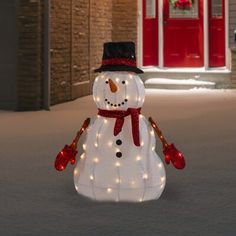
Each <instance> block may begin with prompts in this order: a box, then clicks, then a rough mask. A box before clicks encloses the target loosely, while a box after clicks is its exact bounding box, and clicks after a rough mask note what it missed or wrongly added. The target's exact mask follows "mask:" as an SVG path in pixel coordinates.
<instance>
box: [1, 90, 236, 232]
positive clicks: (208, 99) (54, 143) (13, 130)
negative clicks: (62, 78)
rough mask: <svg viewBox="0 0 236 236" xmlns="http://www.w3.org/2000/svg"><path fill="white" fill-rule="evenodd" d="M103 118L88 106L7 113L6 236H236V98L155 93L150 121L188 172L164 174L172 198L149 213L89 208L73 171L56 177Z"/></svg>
mask: <svg viewBox="0 0 236 236" xmlns="http://www.w3.org/2000/svg"><path fill="white" fill-rule="evenodd" d="M96 111H97V109H96V106H95V104H94V102H93V99H92V96H87V97H84V98H80V99H77V100H75V101H72V102H68V103H64V104H60V105H56V106H53V107H52V108H51V111H38V112H6V111H1V112H0V163H1V165H0V202H1V203H2V204H0V219H1V226H2V227H0V234H1V235H84V236H87V235H89V236H91V235H137V236H139V235H156V234H157V232H158V233H160V235H176V234H178V235H195V234H196V232H203V235H217V236H218V235H236V234H235V233H236V227H235V222H234V221H235V199H236V189H235V179H236V178H235V166H236V90H202V89H201V90H188V91H186V90H185V91H179V90H176V91H172V90H147V93H146V100H145V103H144V106H143V109H142V113H143V114H144V115H145V116H146V117H148V116H150V115H151V116H152V117H153V119H154V120H156V121H157V123H158V125H159V126H160V128H161V129H162V131H163V133H164V135H165V136H166V139H167V140H168V141H169V142H174V143H175V144H176V146H177V147H178V148H179V149H180V150H181V151H182V152H183V153H184V155H185V158H186V169H185V170H183V171H179V170H175V169H174V168H173V167H172V166H166V165H165V168H166V171H167V183H166V189H165V191H164V193H163V194H162V197H161V198H160V199H159V200H157V201H152V202H148V203H141V204H119V205H118V204H115V203H114V204H111V203H97V202H92V201H88V200H86V199H84V198H82V197H80V196H79V195H78V194H77V193H76V190H75V189H74V183H73V171H72V170H73V168H74V167H71V166H68V168H67V169H66V170H65V171H64V172H63V173H58V172H56V171H55V170H54V166H53V164H54V160H55V156H56V154H57V153H58V152H59V151H60V150H61V148H62V147H63V146H64V144H66V143H70V142H71V141H72V139H73V138H74V136H75V134H76V131H77V130H78V129H79V128H80V126H81V124H82V122H83V121H84V119H85V118H86V117H92V116H94V115H95V114H96ZM80 148H82V147H80ZM157 152H158V154H159V155H160V156H161V157H163V156H162V154H161V146H160V143H159V145H158V148H157ZM145 219H148V220H145ZM204 232H205V233H204Z"/></svg>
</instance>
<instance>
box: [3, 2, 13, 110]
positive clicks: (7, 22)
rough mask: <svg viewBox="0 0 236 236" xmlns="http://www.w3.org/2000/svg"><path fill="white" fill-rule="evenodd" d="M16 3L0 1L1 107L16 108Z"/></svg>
mask: <svg viewBox="0 0 236 236" xmlns="http://www.w3.org/2000/svg"><path fill="white" fill-rule="evenodd" d="M16 53H17V30H16V5H15V0H1V1H0V83H1V84H0V109H11V110H15V109H16V103H17V101H16V64H17V63H16Z"/></svg>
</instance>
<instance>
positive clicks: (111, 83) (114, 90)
mask: <svg viewBox="0 0 236 236" xmlns="http://www.w3.org/2000/svg"><path fill="white" fill-rule="evenodd" d="M108 82H109V86H110V90H111V92H112V93H115V92H116V91H117V90H118V86H117V85H116V84H115V82H113V81H112V80H111V79H109V80H108Z"/></svg>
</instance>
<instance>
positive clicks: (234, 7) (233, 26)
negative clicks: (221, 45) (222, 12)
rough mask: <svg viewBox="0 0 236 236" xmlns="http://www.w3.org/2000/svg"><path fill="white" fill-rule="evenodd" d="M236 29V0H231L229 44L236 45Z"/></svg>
mask: <svg viewBox="0 0 236 236" xmlns="http://www.w3.org/2000/svg"><path fill="white" fill-rule="evenodd" d="M235 30H236V1H235V0H229V44H230V46H231V47H232V46H236V42H235V38H234V31H235Z"/></svg>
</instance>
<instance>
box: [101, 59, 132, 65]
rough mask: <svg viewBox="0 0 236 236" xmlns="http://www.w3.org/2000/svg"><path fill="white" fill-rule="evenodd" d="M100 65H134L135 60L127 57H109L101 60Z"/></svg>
mask: <svg viewBox="0 0 236 236" xmlns="http://www.w3.org/2000/svg"><path fill="white" fill-rule="evenodd" d="M102 65H103V66H107V65H126V66H136V61H135V60H131V59H128V58H110V59H105V60H102Z"/></svg>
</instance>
